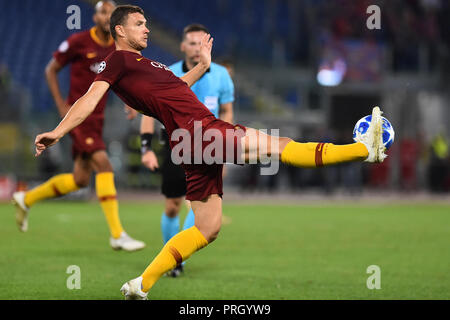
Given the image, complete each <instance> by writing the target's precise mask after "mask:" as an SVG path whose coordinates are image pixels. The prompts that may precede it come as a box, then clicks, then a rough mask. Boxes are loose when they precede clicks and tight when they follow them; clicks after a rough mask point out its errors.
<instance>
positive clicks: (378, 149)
mask: <svg viewBox="0 0 450 320" xmlns="http://www.w3.org/2000/svg"><path fill="white" fill-rule="evenodd" d="M381 114H382V112H381V110H380V108H379V107H374V108H373V109H372V121H371V122H370V127H369V129H367V132H366V133H364V134H361V133H359V132H356V141H358V142H361V143H363V144H364V145H365V146H366V147H367V150H368V151H369V156H368V157H367V159H366V160H365V161H366V162H383V160H384V159H385V158H386V157H387V155H386V154H385V153H384V151H385V150H386V148H385V147H384V144H383V120H382V118H381Z"/></svg>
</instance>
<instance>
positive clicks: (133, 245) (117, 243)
mask: <svg viewBox="0 0 450 320" xmlns="http://www.w3.org/2000/svg"><path fill="white" fill-rule="evenodd" d="M109 243H110V244H111V247H112V248H113V249H114V250H120V249H122V250H125V251H136V250H140V249H142V248H144V247H145V243H144V242H142V241H139V240H136V239H133V238H132V237H130V236H129V235H128V234H127V233H126V232H125V231H123V232H122V233H121V234H120V237H119V238H117V239H114V238H113V237H111V238H109Z"/></svg>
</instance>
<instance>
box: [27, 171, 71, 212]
mask: <svg viewBox="0 0 450 320" xmlns="http://www.w3.org/2000/svg"><path fill="white" fill-rule="evenodd" d="M78 189H79V187H78V186H77V184H76V183H75V179H74V177H73V174H72V173H64V174H59V175H57V176H54V177H52V178H50V179H49V180H48V181H46V182H44V183H43V184H41V185H39V186H37V187H36V188H34V189H32V190H30V191H28V192H27V193H26V194H25V205H26V206H27V207H31V206H32V205H33V204H35V203H36V202H38V201H40V200H44V199H48V198H55V197H59V196H62V195H65V194H67V193H69V192H72V191H75V190H78Z"/></svg>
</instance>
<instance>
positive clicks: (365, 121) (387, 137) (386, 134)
mask: <svg viewBox="0 0 450 320" xmlns="http://www.w3.org/2000/svg"><path fill="white" fill-rule="evenodd" d="M381 118H382V120H383V145H384V146H385V147H386V149H389V148H390V147H391V146H392V143H393V142H394V137H395V132H394V127H393V126H392V124H391V123H390V122H389V120H388V119H386V118H385V117H381ZM371 121H372V116H371V115H370V116H365V117H363V118H361V119H359V120H358V122H357V123H356V125H355V128H354V129H353V140H354V141H356V132H357V131H359V133H361V134H362V135H363V134H365V133H366V132H367V129H369V126H370V122H371Z"/></svg>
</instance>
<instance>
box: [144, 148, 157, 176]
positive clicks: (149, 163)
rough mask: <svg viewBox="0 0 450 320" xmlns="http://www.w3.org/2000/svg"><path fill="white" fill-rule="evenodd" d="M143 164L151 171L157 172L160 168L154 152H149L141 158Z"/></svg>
mask: <svg viewBox="0 0 450 320" xmlns="http://www.w3.org/2000/svg"><path fill="white" fill-rule="evenodd" d="M141 161H142V164H143V165H144V166H146V167H147V168H149V169H150V170H151V171H155V170H156V169H158V168H159V165H158V159H157V158H156V155H155V153H154V152H153V151H151V150H149V151H147V152H146V153H144V154H143V155H142V157H141Z"/></svg>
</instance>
